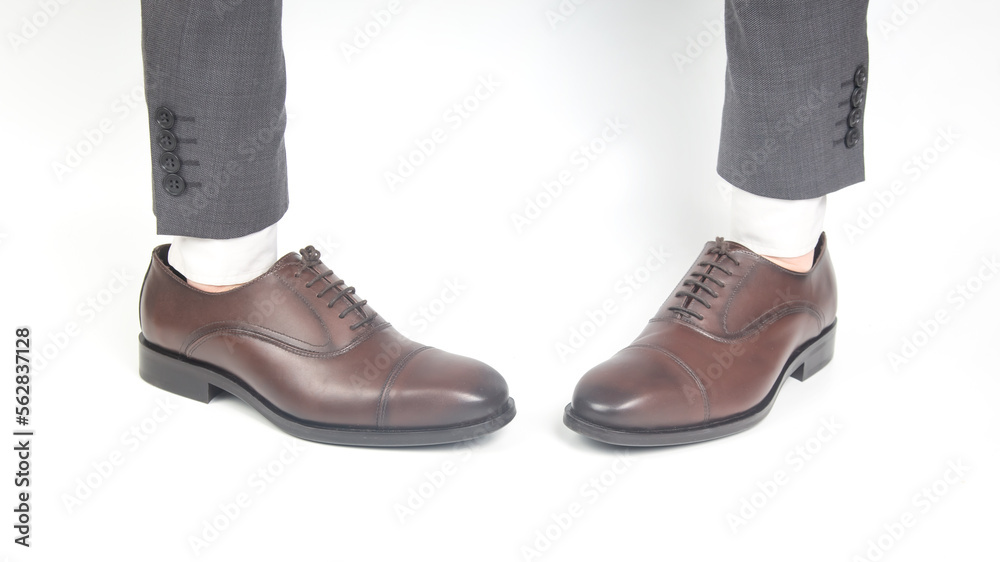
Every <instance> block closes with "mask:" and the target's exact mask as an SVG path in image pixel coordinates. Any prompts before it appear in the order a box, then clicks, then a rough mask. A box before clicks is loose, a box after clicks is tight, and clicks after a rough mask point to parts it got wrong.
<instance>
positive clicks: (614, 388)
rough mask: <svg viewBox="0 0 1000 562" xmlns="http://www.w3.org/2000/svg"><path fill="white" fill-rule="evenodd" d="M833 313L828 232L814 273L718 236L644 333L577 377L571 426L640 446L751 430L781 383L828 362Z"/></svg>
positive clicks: (820, 244) (615, 441) (834, 293)
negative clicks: (790, 267)
mask: <svg viewBox="0 0 1000 562" xmlns="http://www.w3.org/2000/svg"><path fill="white" fill-rule="evenodd" d="M836 310H837V286H836V279H835V277H834V272H833V266H832V264H831V263H830V255H829V252H828V251H827V247H826V234H825V233H824V234H823V235H822V236H820V239H819V242H818V243H817V245H816V248H815V253H814V258H813V265H812V269H810V270H809V271H808V272H806V273H796V272H793V271H789V270H787V269H784V268H782V267H780V266H778V265H776V264H774V263H773V262H771V261H769V260H768V259H767V258H764V257H761V256H759V255H757V254H755V253H753V252H752V251H750V250H748V249H747V248H745V247H744V246H742V245H740V244H737V243H735V242H731V241H725V240H723V239H722V238H717V239H716V241H715V242H709V243H708V244H706V245H705V248H704V250H703V252H702V254H701V255H700V256H699V258H698V259H697V260H696V261H695V264H694V265H693V266H692V267H691V269H690V270H689V271H688V273H687V275H686V276H685V277H684V279H683V280H682V281H681V283H680V284H678V286H677V288H676V289H675V290H674V293H673V295H672V296H671V297H669V298H668V299H667V300H666V302H664V303H663V305H662V306H661V307H660V310H659V311H658V312H657V313H656V316H655V317H654V318H653V319H652V320H650V321H649V323H648V324H647V325H646V327H645V329H643V331H642V332H641V333H640V334H639V337H637V338H636V339H635V341H633V342H632V344H631V345H629V346H628V347H626V348H625V349H623V350H621V351H619V352H618V353H617V354H616V355H614V356H613V357H611V358H610V359H609V360H607V361H605V362H604V363H601V364H600V365H597V366H596V367H594V368H593V369H591V370H590V371H589V372H587V373H586V374H585V375H584V376H583V378H582V379H580V381H579V383H577V386H576V389H575V391H574V393H573V401H572V402H571V403H570V404H569V405H568V406H566V411H565V415H564V417H563V422H564V423H565V424H566V425H567V426H568V427H569V428H570V429H572V430H573V431H576V432H578V433H580V434H582V435H585V436H587V437H590V438H592V439H596V440H598V441H604V442H606V443H613V444H617V445H632V446H656V445H678V444H682V443H693V442H698V441H706V440H709V439H715V438H718V437H724V436H727V435H732V434H734V433H737V432H739V431H743V430H745V429H748V428H750V427H752V426H753V425H755V424H757V423H758V422H760V421H761V420H762V419H763V418H764V417H765V416H766V415H767V414H768V412H769V411H770V410H771V406H773V405H774V401H775V398H776V397H777V395H778V391H779V390H780V389H781V385H782V384H783V383H784V382H785V379H787V378H788V377H789V376H791V377H793V378H796V379H798V380H800V381H804V380H805V379H807V378H809V377H810V376H812V375H813V374H815V373H816V372H817V371H819V370H820V369H822V368H823V367H824V366H825V365H826V364H827V363H829V362H830V360H831V359H832V357H833V347H834V335H835V334H836Z"/></svg>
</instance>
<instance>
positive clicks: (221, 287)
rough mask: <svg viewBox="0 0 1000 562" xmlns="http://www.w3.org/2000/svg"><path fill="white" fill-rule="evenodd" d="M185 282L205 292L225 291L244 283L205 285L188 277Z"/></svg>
mask: <svg viewBox="0 0 1000 562" xmlns="http://www.w3.org/2000/svg"><path fill="white" fill-rule="evenodd" d="M187 284H188V285H190V286H191V287H194V288H195V289H198V290H200V291H205V292H206V293H225V292H226V291H231V290H233V289H235V288H236V287H242V286H243V285H245V284H246V283H237V284H236V285H206V284H204V283H199V282H197V281H191V280H190V279H188V282H187Z"/></svg>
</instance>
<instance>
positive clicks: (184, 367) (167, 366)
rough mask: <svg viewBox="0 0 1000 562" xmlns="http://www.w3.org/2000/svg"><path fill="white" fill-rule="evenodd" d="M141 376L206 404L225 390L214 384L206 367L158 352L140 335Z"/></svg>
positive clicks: (168, 390) (173, 391)
mask: <svg viewBox="0 0 1000 562" xmlns="http://www.w3.org/2000/svg"><path fill="white" fill-rule="evenodd" d="M139 376H140V377H142V380H144V381H146V382H148V383H149V384H151V385H153V386H155V387H157V388H161V389H163V390H166V391H167V392H172V393H174V394H178V395H180V396H183V397H185V398H190V399H191V400H197V401H199V402H205V403H206V404H207V403H208V402H210V401H211V400H212V398H214V397H215V395H216V394H218V393H219V392H221V391H222V390H221V389H220V388H219V387H217V386H213V385H212V384H210V383H209V382H208V380H207V377H206V372H205V369H203V368H201V367H199V366H197V365H192V364H190V363H186V362H184V361H181V360H179V359H175V358H173V357H170V356H169V355H166V354H164V353H161V352H159V351H156V350H155V349H153V348H152V347H151V344H150V343H149V342H147V341H146V339H145V338H143V337H142V334H139Z"/></svg>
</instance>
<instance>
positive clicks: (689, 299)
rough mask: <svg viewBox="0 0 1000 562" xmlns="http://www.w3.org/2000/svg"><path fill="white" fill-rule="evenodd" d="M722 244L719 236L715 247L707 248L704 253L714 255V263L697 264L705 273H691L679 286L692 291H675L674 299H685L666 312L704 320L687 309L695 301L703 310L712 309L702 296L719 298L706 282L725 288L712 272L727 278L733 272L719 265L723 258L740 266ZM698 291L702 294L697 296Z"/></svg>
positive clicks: (724, 284) (702, 262) (696, 313)
mask: <svg viewBox="0 0 1000 562" xmlns="http://www.w3.org/2000/svg"><path fill="white" fill-rule="evenodd" d="M722 242H723V240H722V237H721V236H719V237H717V238H716V239H715V245H714V246H712V247H711V248H709V249H708V251H707V252H705V255H708V256H711V255H715V256H716V258H715V261H701V262H698V266H699V267H705V268H706V269H705V271H704V272H701V271H693V272H691V274H690V275H689V277H691V279H685V280H684V282H683V283H682V284H681V286H682V287H684V286H689V287H692V290H690V291H685V290H680V291H677V293H676V294H675V295H674V296H675V297H685V298H686V300H685V301H684V303H683V304H682V305H681V306H671V307H669V308H668V309H667V310H670V311H672V312H677V313H679V314H683V315H685V316H687V317H688V318H690V317H694V318H697V319H698V320H704V319H705V317H704V316H702V315H701V314H699V313H698V312H696V311H694V310H691V309H690V308H688V307H689V306H691V305H692V304H693V303H694V302H695V301H697V302H699V303H701V304H702V305H703V306H704V307H705V308H712V303H710V302H708V300H707V299H705V298H703V297H702V295H708V296H710V297H712V298H713V299H714V298H718V297H719V293H717V292H715V289H713V288H712V287H710V286H709V285H708V282H709V281H711V282H712V283H715V284H716V285H717V286H718V287H720V288H722V287H725V286H726V283H725V282H724V281H722V280H720V279H716V278H715V277H713V276H712V272H713V270H715V269H718V270H719V271H721V272H722V273H725V274H726V275H728V276H732V274H733V272H732V271H730V270H728V269H726V268H725V267H723V266H722V265H721V264H720V262H721V261H722V260H723V259H725V258H728V259H729V260H730V261H732V262H733V264H735V265H736V267H739V265H740V262H739V261H737V259H736V258H734V257H733V256H732V255H731V254H730V253H729V252H728V251H726V247H725V245H724V244H723V243H722ZM699 289H701V290H702V291H703V293H701V294H699V293H698V292H697V291H698V290H699Z"/></svg>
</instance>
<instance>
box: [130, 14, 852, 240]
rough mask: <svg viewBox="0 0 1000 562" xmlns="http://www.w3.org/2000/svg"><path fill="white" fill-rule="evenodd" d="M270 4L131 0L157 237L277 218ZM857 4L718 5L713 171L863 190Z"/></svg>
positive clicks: (280, 188) (816, 190)
mask: <svg viewBox="0 0 1000 562" xmlns="http://www.w3.org/2000/svg"><path fill="white" fill-rule="evenodd" d="M281 8H282V2H281V0H242V1H238V0H230V1H228V2H223V1H219V2H206V1H205V0H169V1H168V0H142V47H143V62H144V67H145V81H146V102H147V105H148V107H149V118H150V144H151V148H152V163H153V212H154V214H155V215H156V223H157V232H158V233H159V234H170V235H178V236H192V237H198V238H213V239H228V238H237V237H240V236H244V235H247V234H250V233H253V232H257V231H259V230H262V229H264V228H266V227H268V226H270V225H272V224H274V223H276V222H277V221H278V219H280V218H281V216H282V215H283V214H284V213H285V211H286V209H287V208H288V185H287V176H286V165H285V145H284V130H285V62H284V54H283V52H282V46H281ZM867 11H868V0H813V1H805V0H725V15H726V17H725V22H726V49H727V53H728V62H727V66H726V95H725V105H724V108H723V115H722V136H721V142H720V146H719V159H718V172H719V174H720V175H721V176H722V177H723V178H724V179H726V180H727V181H729V182H730V183H732V184H733V185H735V186H736V187H738V188H740V189H742V190H744V191H747V192H750V193H753V194H756V195H761V196H764V197H770V198H776V199H811V198H815V197H820V196H822V195H826V194H828V193H831V192H833V191H836V190H838V189H840V188H842V187H845V186H848V185H851V184H854V183H857V182H860V181H862V180H864V135H863V134H862V133H863V111H864V98H865V93H866V87H867V66H868V37H867V23H866V20H867Z"/></svg>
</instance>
